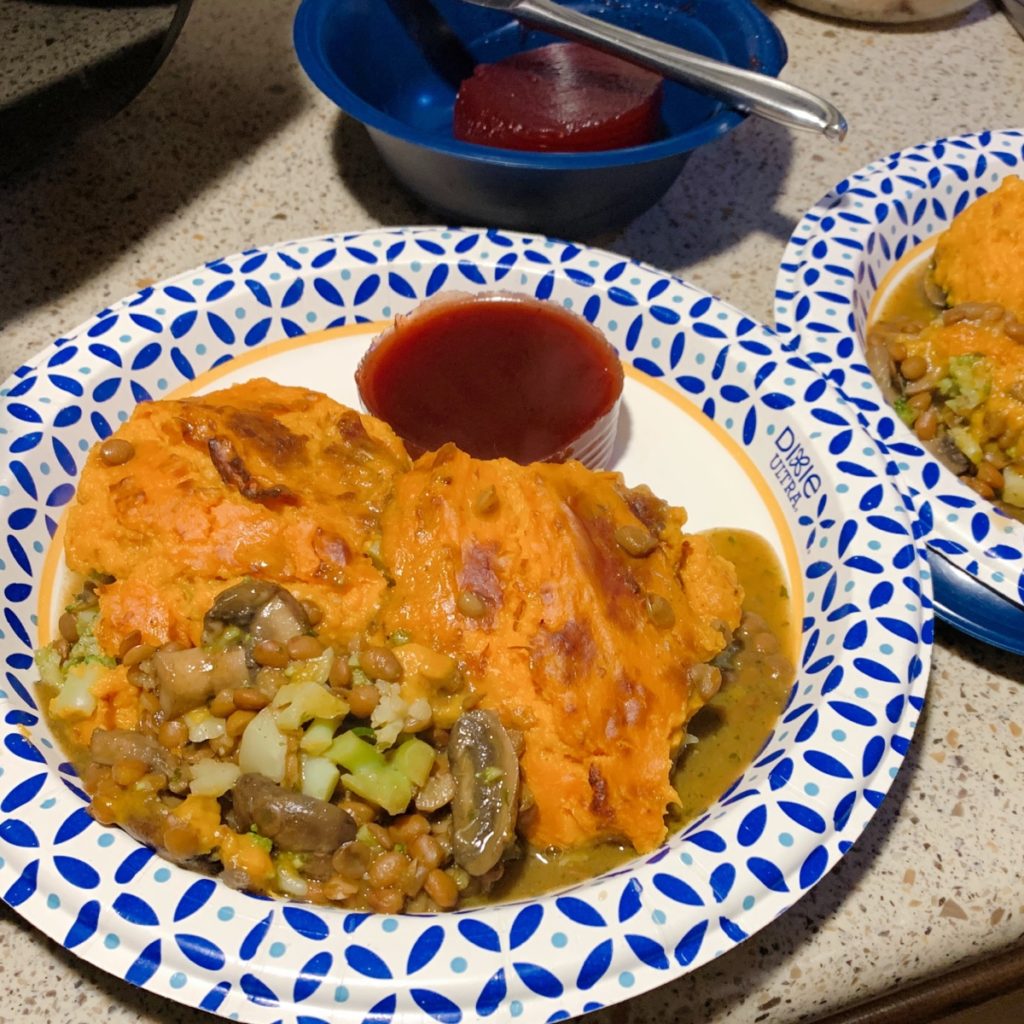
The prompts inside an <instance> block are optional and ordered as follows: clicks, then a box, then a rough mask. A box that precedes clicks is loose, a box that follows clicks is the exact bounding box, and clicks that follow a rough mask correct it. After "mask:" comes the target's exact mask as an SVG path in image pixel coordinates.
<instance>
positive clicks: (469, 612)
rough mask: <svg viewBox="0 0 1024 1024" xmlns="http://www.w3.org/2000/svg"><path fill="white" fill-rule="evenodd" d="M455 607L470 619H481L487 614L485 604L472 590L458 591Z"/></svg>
mask: <svg viewBox="0 0 1024 1024" xmlns="http://www.w3.org/2000/svg"><path fill="white" fill-rule="evenodd" d="M455 607H456V608H458V609H459V611H460V612H462V614H463V615H465V616H466V617H467V618H470V619H482V618H483V617H484V616H485V615H486V614H487V603H486V602H485V601H484V599H483V598H482V597H481V596H480V595H479V594H478V593H476V592H475V591H473V590H460V591H459V596H458V597H457V598H456V599H455Z"/></svg>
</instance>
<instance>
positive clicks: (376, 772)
mask: <svg viewBox="0 0 1024 1024" xmlns="http://www.w3.org/2000/svg"><path fill="white" fill-rule="evenodd" d="M360 742H361V741H360ZM341 781H342V783H343V784H344V786H345V788H346V789H348V790H350V791H351V792H353V793H355V794H356V795H357V796H361V797H362V798H363V799H364V800H369V801H370V803H374V804H376V805H377V806H378V807H382V808H383V809H384V810H385V811H387V812H388V814H401V813H402V812H403V811H404V810H405V809H406V808H407V807H408V806H409V801H410V800H412V783H411V782H410V781H409V780H408V779H407V778H406V777H405V776H404V775H403V774H402V773H401V772H400V771H398V770H396V769H395V768H392V767H391V766H390V765H384V766H383V767H382V768H364V769H362V770H361V771H358V772H352V773H351V774H350V775H342V777H341Z"/></svg>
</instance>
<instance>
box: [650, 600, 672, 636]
mask: <svg viewBox="0 0 1024 1024" xmlns="http://www.w3.org/2000/svg"><path fill="white" fill-rule="evenodd" d="M644 605H645V607H646V608H647V617H648V618H649V619H650V620H651V622H652V623H653V624H654V625H655V626H657V627H658V629H671V628H672V627H673V626H674V625H675V624H676V613H675V612H674V611H673V609H672V605H671V604H669V602H668V601H666V600H665V598H664V597H662V596H661V594H648V595H647V597H646V598H644Z"/></svg>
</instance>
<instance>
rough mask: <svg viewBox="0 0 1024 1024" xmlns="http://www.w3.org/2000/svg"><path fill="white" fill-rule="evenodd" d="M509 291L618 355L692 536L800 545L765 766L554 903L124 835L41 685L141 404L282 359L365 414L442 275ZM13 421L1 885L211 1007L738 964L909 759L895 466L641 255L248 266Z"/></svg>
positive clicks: (288, 1012)
mask: <svg viewBox="0 0 1024 1024" xmlns="http://www.w3.org/2000/svg"><path fill="white" fill-rule="evenodd" d="M495 287H498V288H501V289H504V290H509V289H511V290H516V291H522V292H526V293H529V294H532V295H537V296H540V297H541V298H545V299H550V300H551V301H554V302H559V303H563V304H565V305H566V306H569V307H571V308H573V309H575V310H577V311H579V312H581V313H582V314H583V315H584V316H586V317H587V318H588V319H589V320H591V321H593V322H594V323H595V324H597V325H598V326H599V327H600V328H601V329H602V330H603V331H605V332H606V334H607V336H608V337H609V338H610V339H611V340H612V341H613V343H614V344H615V345H616V346H617V347H618V349H619V351H620V352H621V355H622V357H623V360H624V361H625V363H626V365H627V370H628V376H627V387H626V392H625V409H626V415H625V420H624V423H623V429H622V433H621V437H620V443H619V446H618V449H617V453H616V457H617V468H620V469H622V470H623V472H625V473H626V476H627V479H628V480H629V481H631V482H634V483H637V482H641V481H644V482H647V483H649V484H651V485H652V486H653V487H654V488H655V489H656V490H658V491H660V492H661V493H663V494H664V495H665V496H666V497H669V498H671V499H672V500H674V501H679V502H681V503H683V504H685V505H686V506H687V507H688V508H689V510H690V512H691V525H692V526H693V527H694V528H697V529H699V528H704V527H709V526H713V525H732V526H739V525H745V526H749V527H751V528H753V529H757V530H759V531H760V532H762V533H763V534H764V535H765V536H766V537H768V538H769V540H770V541H771V543H772V544H773V545H774V546H775V547H776V550H777V551H778V552H779V554H780V557H781V559H782V561H783V564H784V566H785V567H786V570H787V574H788V576H789V584H790V588H791V591H792V593H793V595H794V600H796V601H798V603H799V606H800V607H801V609H802V614H801V615H800V616H799V618H798V621H799V622H800V624H801V627H802V635H801V637H800V661H799V671H798V678H797V681H796V683H795V684H794V686H793V688H792V690H791V692H790V694H789V699H788V702H787V704H786V707H785V709H784V711H783V712H782V714H781V716H780V718H779V721H778V722H777V724H776V726H775V728H774V730H773V731H772V732H771V734H770V735H769V736H768V737H766V740H765V743H764V746H763V748H762V750H761V751H760V753H759V754H758V755H757V756H756V758H755V759H754V763H753V764H752V765H751V766H750V767H749V768H748V769H747V770H746V771H745V772H744V773H743V775H742V776H741V777H740V778H739V779H738V780H737V781H736V782H735V784H734V785H733V786H731V787H730V789H729V791H728V792H726V793H723V794H722V796H721V798H720V799H719V800H718V802H717V803H716V804H714V805H713V806H712V808H711V809H710V810H709V811H708V813H706V814H704V815H703V816H702V817H701V818H700V819H699V820H697V821H694V822H692V823H690V824H689V825H688V826H687V827H686V828H685V830H684V831H683V832H682V833H680V834H677V835H675V836H673V837H672V838H671V839H670V840H669V841H668V842H667V843H666V844H665V845H664V846H663V847H662V848H661V849H659V850H658V851H657V852H656V853H655V854H654V855H652V856H648V857H645V858H639V859H637V860H635V861H632V862H630V863H629V864H628V865H627V866H625V867H623V868H621V869H619V870H617V871H614V872H612V873H610V874H607V875H604V876H602V877H599V878H595V879H594V880H592V881H588V882H585V883H582V884H579V885H576V886H575V887H574V888H572V889H570V890H565V891H561V892H558V893H553V894H551V895H549V896H546V897H543V898H539V899H532V900H528V901H523V902H518V903H513V904H505V905H498V906H487V907H481V908H474V909H470V910H467V911H464V912H460V913H451V914H439V915H435V916H404V917H388V916H376V915H367V914H356V913H347V912H344V911H341V910H338V909H333V908H322V907H315V906H310V905H302V904H298V903H288V902H283V901H272V900H267V899H263V898H256V897H253V896H248V895H245V894H242V893H239V892H236V891H234V890H232V889H230V888H228V887H226V886H225V885H223V884H222V883H220V882H219V881H217V880H216V879H215V878H207V877H200V876H198V875H196V874H194V873H191V872H189V871H187V870H184V869H182V868H180V867H177V866H175V865H172V864H169V863H165V862H164V861H162V860H161V859H160V858H158V857H157V856H155V855H154V854H153V853H152V852H151V851H150V850H148V849H146V848H144V847H142V846H140V845H139V844H138V843H137V842H136V841H135V840H133V839H131V838H130V837H129V836H128V835H127V834H125V833H123V832H121V831H120V830H117V829H109V828H104V827H101V826H100V825H98V824H96V823H95V822H94V821H93V820H92V819H91V818H90V817H89V815H88V813H87V812H86V810H85V797H84V794H83V793H82V792H81V790H80V788H79V784H78V781H77V779H76V776H75V773H74V771H73V769H72V767H71V766H70V765H69V764H68V763H67V762H66V760H65V757H64V755H63V754H62V752H61V750H60V748H59V746H58V745H57V743H56V742H55V740H54V737H53V734H52V733H51V731H50V729H49V728H48V726H47V724H46V720H45V718H44V717H42V716H41V713H40V709H39V707H38V704H37V696H36V692H35V685H34V680H35V675H34V671H33V668H32V650H33V648H34V647H35V646H36V644H37V642H38V641H39V633H40V629H42V630H44V631H45V630H46V629H47V628H48V622H50V621H52V619H53V610H54V602H55V600H56V594H57V591H58V590H59V585H58V583H57V574H58V572H59V562H60V559H59V557H58V553H57V552H56V551H52V550H51V549H52V545H51V538H52V536H53V534H54V532H55V531H56V529H57V526H58V523H59V520H60V518H61V515H62V510H63V507H64V506H65V505H67V503H68V502H69V501H70V500H72V497H73V493H74V487H75V480H76V477H77V474H78V472H79V470H80V468H81V465H82V462H83V460H84V457H85V453H86V451H87V450H88V448H89V447H90V445H92V444H93V443H94V442H95V441H96V440H97V439H98V438H102V437H104V436H106V435H107V434H108V433H109V432H110V431H111V430H112V429H113V428H114V427H116V425H117V424H118V423H119V422H120V421H122V420H124V419H125V418H126V417H127V416H128V415H129V414H130V412H131V410H132V407H133V406H134V405H135V404H136V403H137V402H140V401H144V400H147V399H150V398H158V397H160V396H162V395H170V394H173V393H177V392H179V391H182V390H183V391H195V390H201V389H204V388H206V389H208V388H210V387H215V386H220V385H223V384H226V383H229V382H230V381H231V380H237V379H243V378H244V377H247V376H253V375H257V374H259V375H264V376H271V377H274V378H276V379H278V380H281V381H283V382H293V381H300V382H302V383H306V384H309V385H311V386H313V387H317V388H319V389H321V390H327V391H330V392H332V393H333V394H335V395H336V396H338V397H340V398H343V399H344V398H348V399H349V400H352V399H353V397H354V389H353V386H352V381H351V372H352V369H353V367H354V365H355V361H356V360H357V359H358V355H359V353H360V352H361V351H362V349H363V348H364V347H365V345H366V344H367V342H368V341H369V338H370V337H371V336H372V335H373V334H374V333H375V332H376V331H377V330H379V324H380V322H381V321H383V320H386V319H387V318H389V317H391V316H393V315H394V314H395V313H398V312H401V311H405V310H409V309H411V308H412V307H413V306H414V305H415V304H416V303H418V302H419V301H420V300H422V299H423V298H425V297H427V296H430V295H433V294H435V293H437V292H438V291H440V290H442V289H454V288H458V289H462V290H469V291H476V290H481V289H488V288H495ZM311 332H315V333H311ZM325 332H326V333H325ZM0 429H2V433H0V443H2V444H3V445H4V447H5V449H6V451H7V460H6V473H5V476H4V479H3V486H2V489H0V499H2V507H3V514H4V517H5V522H6V524H7V529H6V534H5V538H4V544H5V547H6V551H5V552H4V554H3V561H2V562H0V582H2V585H3V588H4V594H5V598H6V602H5V603H6V607H5V609H4V622H3V624H2V626H3V629H2V635H0V656H2V657H3V659H4V664H5V678H6V681H5V682H4V683H3V684H2V688H0V723H2V725H0V894H2V895H3V898H4V899H5V900H6V901H7V902H8V903H9V904H10V905H11V906H12V907H14V908H15V909H16V910H17V911H18V912H19V913H20V914H22V915H24V916H25V918H26V919H27V920H28V921H30V922H31V923H32V924H34V925H35V926H36V927H38V928H40V929H42V930H43V931H44V932H46V933H47V934H48V935H50V936H52V937H53V938H54V939H56V940H57V941H58V942H60V943H62V944H63V945H64V946H65V947H66V948H68V949H71V950H73V951H74V952H75V953H76V954H77V955H78V956H81V957H83V958H84V959H87V960H89V961H91V962H93V963H95V964H97V965H99V966H100V967H102V968H104V969H105V970H107V971H109V972H111V973H112V974H114V975H116V976H118V977H121V978H125V979H127V980H128V981H130V982H132V983H134V984H136V985H140V986H143V987H145V988H147V989H149V990H151V991H154V992H158V993H160V994H162V995H165V996H168V997H170V998H172V999H176V1000H179V1001H181V1002H183V1003H186V1004H188V1005H191V1006H198V1007H202V1008H203V1009H206V1010H210V1011H213V1012H216V1013H219V1014H223V1015H225V1016H232V1017H237V1018H240V1019H242V1020H247V1021H254V1022H271V1021H279V1020H289V1021H296V1022H302V1024H313V1022H316V1021H345V1022H350V1021H351V1022H355V1021H363V1020H373V1021H378V1022H384V1021H391V1020H394V1021H410V1022H411V1021H417V1022H420V1021H423V1020H425V1019H433V1020H437V1021H443V1022H455V1021H462V1020H466V1021H469V1020H511V1019H514V1018H517V1017H520V1016H521V1017H523V1019H526V1020H531V1021H535V1020H536V1021H541V1020H544V1021H548V1020H551V1021H554V1020H560V1019H564V1018H565V1017H568V1016H573V1015H576V1014H579V1013H581V1012H584V1011H586V1010H590V1009H594V1008H597V1007H599V1006H602V1005H608V1004H611V1003H615V1002H619V1001H621V1000H623V999H626V998H628V997H630V996H632V995H635V994H637V993H639V992H642V991H644V990H646V989H649V988H652V987H654V986H656V985H659V984H662V983H664V982H666V981H668V980H670V979H672V978H673V977H676V976H678V975H679V974H681V973H683V972H684V971H688V970H692V969H693V968H695V967H697V966H699V965H701V964H703V963H706V962H708V961H709V960H711V959H712V958H714V957H716V956H718V955H720V954H721V953H723V952H725V951H726V950H728V949H730V948H731V947H733V946H734V945H736V944H737V943H739V942H741V941H743V940H744V939H745V938H746V937H747V936H749V935H751V934H753V933H754V932H756V931H757V930H758V929H759V928H761V927H763V926H764V925H765V924H767V923H768V922H770V921H771V920H773V919H774V918H775V917H776V916H777V915H778V914H780V913H782V912H783V911H784V910H785V909H786V908H787V907H789V906H790V905H791V904H792V903H793V902H795V901H796V900H797V899H798V898H799V897H800V896H801V895H802V894H803V893H804V892H806V891H807V890H808V889H809V888H810V887H811V886H813V885H814V884H815V883H816V882H817V881H818V880H819V879H820V878H821V877H822V875H824V874H825V872H826V871H828V870H829V869H830V868H831V867H832V866H833V865H834V864H835V863H836V862H837V861H838V860H839V858H840V857H842V855H843V854H844V853H845V852H846V850H847V849H848V848H849V847H850V845H851V844H852V843H853V842H854V840H855V839H856V838H857V836H858V835H859V834H860V833H861V831H862V830H863V828H864V827H865V825H866V824H867V822H868V821H869V819H870V818H871V816H872V814H873V813H874V810H875V808H876V807H877V806H878V804H879V803H880V801H881V800H882V798H883V797H884V795H885V792H886V790H887V789H888V787H889V785H890V783H891V781H892V778H893V776H894V775H895V773H896V771H897V769H898V767H899V764H900V762H901V761H902V759H903V757H904V755H905V753H906V751H907V748H908V745H909V743H910V738H911V734H912V731H913V728H914V725H915V722H916V719H917V715H918V712H919V711H920V708H921V704H922V699H923V696H924V689H925V680H926V678H927V674H928V667H929V655H930V642H931V626H932V623H931V601H930V596H929V581H928V572H927V568H926V563H925V560H924V555H923V550H922V549H921V548H920V547H919V545H918V544H917V543H916V542H915V540H914V538H913V517H912V515H911V513H910V512H908V510H907V508H906V507H905V504H904V502H903V499H902V498H901V497H900V496H899V495H898V494H897V492H896V491H895V489H894V488H893V487H892V486H891V484H890V482H889V480H888V478H887V475H886V465H885V463H886V460H885V457H884V456H883V455H882V454H881V453H880V452H879V451H878V450H877V447H876V445H875V444H874V443H873V442H871V441H870V440H869V439H868V438H867V437H866V435H864V434H863V433H862V432H861V430H860V428H859V427H858V425H857V423H856V415H855V410H854V408H853V407H852V406H851V405H850V404H849V403H847V402H846V401H845V400H844V399H842V398H841V396H839V395H838V394H837V393H836V392H835V390H834V389H832V388H831V387H830V386H828V385H827V384H826V382H825V381H824V380H823V379H822V378H821V377H820V376H818V375H817V374H815V373H813V372H812V371H810V370H809V369H807V367H806V366H805V365H803V364H802V363H801V361H800V360H790V359H787V357H786V356H785V355H784V354H781V353H780V351H779V349H778V347H777V343H776V340H775V339H774V337H773V336H772V335H771V334H770V332H768V331H767V330H766V329H764V328H761V327H759V326H758V325H757V324H755V323H754V322H753V321H752V320H750V319H749V318H747V317H745V316H743V315H741V314H740V313H738V312H736V311H735V310H733V309H731V308H729V307H728V306H726V305H724V304H723V303H721V302H719V301H717V300H716V299H714V298H712V297H710V296H708V295H706V294H704V293H702V292H700V291H698V290H697V289H695V288H693V287H691V286H689V285H687V284H685V283H683V282H681V281H678V280H676V279H673V278H670V277H667V276H665V275H664V274H661V273H659V272H657V271H655V270H652V269H650V268H648V267H643V266H639V265H636V264H634V263H631V262H628V261H625V260H623V259H621V258H620V257H618V256H614V255H611V254H607V253H602V252H597V251H593V250H588V249H582V248H579V247H577V246H574V245H569V244H566V243H564V242H556V241H549V240H545V239H541V238H536V237H526V236H520V235H513V234H508V233H502V232H497V231H487V232H483V231H481V232H468V231H454V230H453V231H442V230H436V229H424V230H395V231H380V232H373V233H364V234H358V235H337V236H334V237H327V238H319V239H313V240H307V241H302V242H294V243H289V244H285V245H280V246H276V247H271V248H267V249H253V250H249V251H247V252H244V253H241V254H239V255H237V256H233V257H230V258H227V259H221V260H216V261H214V262H212V263H209V264H207V265H206V266H204V267H202V268H199V269H197V270H194V271H191V272H189V273H186V274H183V275H181V276H179V277H177V278H174V279H173V280H170V281H167V282H165V283H163V284H159V285H156V286H154V287H152V288H147V289H146V290H145V291H143V292H141V293H139V294H138V295H135V296H133V297H131V298H129V299H126V300H125V301H123V302H121V303H118V304H117V305H115V306H112V307H111V308H109V309H105V310H103V311H102V312H100V313H99V314H98V315H97V316H95V317H94V318H93V319H91V320H89V321H88V322H86V323H85V324H83V325H82V326H81V327H79V328H77V329H76V330H74V331H71V332H69V333H68V334H67V335H66V336H65V337H62V338H60V339H58V340H57V341H56V342H55V344H54V345H53V346H51V347H50V348H48V349H47V350H46V351H44V352H43V353H42V354H41V355H40V356H39V357H38V358H36V359H35V360H34V361H33V362H31V363H30V364H28V365H26V366H23V367H21V368H20V369H19V370H18V371H17V373H16V374H15V375H14V377H13V378H12V379H11V380H10V381H8V383H7V386H6V389H5V393H4V397H3V418H2V421H0Z"/></svg>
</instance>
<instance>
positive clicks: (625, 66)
mask: <svg viewBox="0 0 1024 1024" xmlns="http://www.w3.org/2000/svg"><path fill="white" fill-rule="evenodd" d="M662 85H663V81H662V78H661V76H660V75H658V74H656V73H655V72H653V71H647V70H645V69H643V68H639V67H637V66H636V65H635V64H630V63H629V62H628V61H624V60H621V59H620V58H618V57H613V56H611V55H610V54H607V53H602V52H601V51H600V50H595V49H593V48H592V47H589V46H584V45H583V44H581V43H551V44H550V45H548V46H542V47H539V48H538V49H535V50H527V51H525V52H523V53H516V54H513V55H512V56H510V57H506V58H505V59H504V60H500V61H497V62H495V63H493V64H480V65H478V66H477V67H476V68H474V69H473V74H472V76H471V77H469V78H467V79H466V80H465V81H464V82H463V83H462V85H461V86H460V87H459V91H458V94H457V96H456V98H455V115H454V125H453V130H454V133H455V137H456V138H457V139H461V140H462V141H464V142H475V143H477V144H478V145H482V146H496V147H499V148H501V149H520V150H537V151H546V150H553V151H557V152H586V151H593V150H606V149H623V148H625V147H627V146H640V145H643V144H644V143H646V142H652V141H653V140H654V139H656V138H657V137H658V136H659V134H660V133H661V122H660V109H661V92H662Z"/></svg>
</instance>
